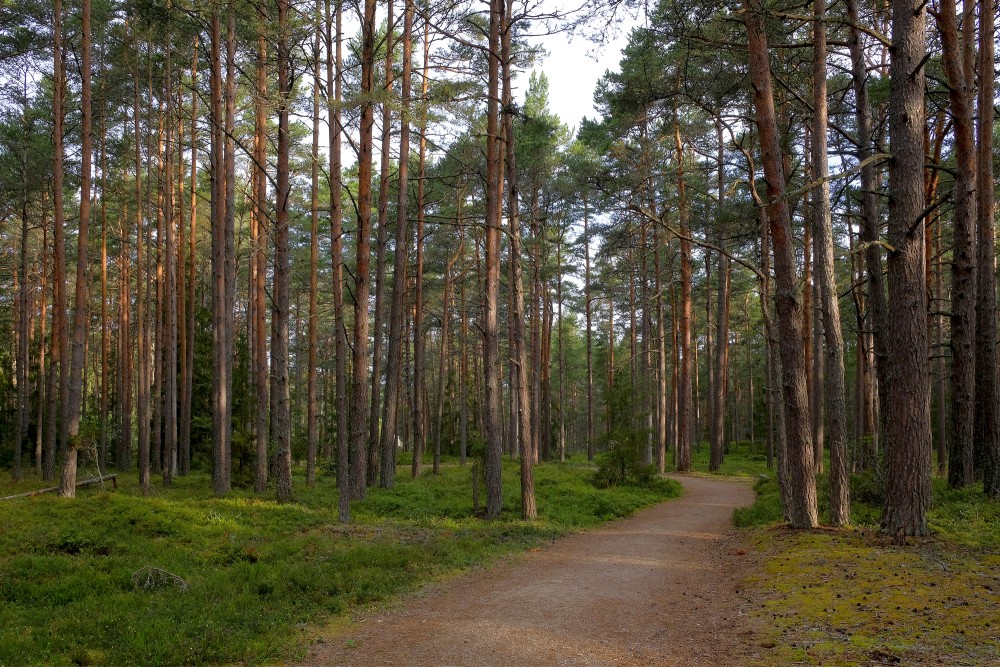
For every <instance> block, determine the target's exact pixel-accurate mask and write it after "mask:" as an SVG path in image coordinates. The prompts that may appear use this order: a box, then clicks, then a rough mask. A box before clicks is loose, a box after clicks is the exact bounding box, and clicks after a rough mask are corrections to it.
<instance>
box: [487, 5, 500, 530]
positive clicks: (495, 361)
mask: <svg viewBox="0 0 1000 667" xmlns="http://www.w3.org/2000/svg"><path fill="white" fill-rule="evenodd" d="M503 16H504V13H503V1H502V0H490V20H489V35H488V37H489V51H488V53H487V58H488V77H487V81H488V83H487V95H488V101H487V111H486V229H485V231H484V242H483V245H484V251H485V258H484V263H485V286H484V287H485V289H484V303H483V325H482V331H483V381H484V402H483V408H482V416H483V427H484V430H483V435H484V436H485V440H486V460H485V469H486V470H485V472H486V517H487V518H490V519H493V518H497V517H499V516H500V511H501V508H502V501H503V495H502V489H501V458H502V453H503V451H502V448H503V426H502V424H501V414H500V412H501V403H502V401H503V393H502V390H501V387H500V345H499V335H498V334H499V331H498V319H499V318H498V305H499V300H500V226H501V222H502V208H503V203H502V200H501V197H502V194H503V171H502V169H503V166H502V165H503V155H502V154H501V152H500V122H499V121H500V118H499V115H500V108H499V107H500V105H499V101H500V28H501V24H502V23H503Z"/></svg>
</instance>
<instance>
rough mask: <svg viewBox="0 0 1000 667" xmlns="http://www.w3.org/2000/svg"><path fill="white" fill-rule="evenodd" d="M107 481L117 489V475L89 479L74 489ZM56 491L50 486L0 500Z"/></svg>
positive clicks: (57, 488) (54, 487) (77, 484)
mask: <svg viewBox="0 0 1000 667" xmlns="http://www.w3.org/2000/svg"><path fill="white" fill-rule="evenodd" d="M108 480H111V486H113V487H114V488H116V489H117V488H118V475H117V474H111V475H100V476H98V477H94V478H91V479H85V480H83V481H82V482H77V483H76V487H77V488H80V487H81V486H92V485H94V484H102V483H103V482H107V481H108ZM58 490H59V487H58V486H50V487H48V488H46V489H35V490H34V491H28V492H27V493H15V494H14V495H13V496H3V497H2V498H0V500H13V499H14V498H27V497H29V496H40V495H42V494H43V493H54V492H56V491H58Z"/></svg>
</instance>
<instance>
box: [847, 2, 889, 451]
mask: <svg viewBox="0 0 1000 667" xmlns="http://www.w3.org/2000/svg"><path fill="white" fill-rule="evenodd" d="M847 19H848V23H849V26H850V27H849V33H848V34H849V39H848V48H849V50H850V54H851V75H852V82H853V87H854V97H855V107H856V124H857V127H858V160H859V161H860V163H861V226H862V229H861V240H862V242H863V243H864V244H865V267H866V269H867V271H868V313H869V315H868V318H867V319H868V327H869V328H870V329H871V330H872V334H871V338H872V345H873V351H874V356H875V359H874V360H875V384H876V388H877V393H878V408H879V409H878V413H879V414H880V415H886V414H887V409H888V404H887V401H888V393H887V392H888V385H889V382H888V353H889V351H888V348H887V337H888V304H887V303H886V298H885V287H884V284H885V280H884V278H883V276H882V257H881V251H880V245H879V212H878V209H879V206H878V192H877V189H878V183H877V177H876V171H875V166H874V165H873V164H872V163H871V157H872V155H874V152H875V137H874V133H873V124H872V117H871V102H870V101H869V96H868V65H867V61H866V59H865V53H864V48H863V44H862V41H861V30H860V26H861V22H860V21H861V19H860V16H859V12H858V2H857V0H847ZM881 432H882V426H881V425H876V428H875V430H874V431H873V432H872V434H871V436H872V440H871V451H870V452H869V453H870V455H871V456H870V457H869V458H872V459H874V454H875V453H876V452H877V451H878V449H879V436H880V434H881Z"/></svg>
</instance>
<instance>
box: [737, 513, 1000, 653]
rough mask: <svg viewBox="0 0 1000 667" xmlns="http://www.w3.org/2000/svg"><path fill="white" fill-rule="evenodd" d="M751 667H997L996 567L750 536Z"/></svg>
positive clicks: (830, 536) (935, 552)
mask: <svg viewBox="0 0 1000 667" xmlns="http://www.w3.org/2000/svg"><path fill="white" fill-rule="evenodd" d="M750 542H751V543H752V544H754V545H756V546H758V548H761V549H762V551H763V552H764V557H763V572H762V573H761V575H762V576H757V577H754V580H753V581H749V582H748V585H749V586H750V587H751V588H752V589H753V590H754V593H755V595H754V598H755V599H756V600H758V601H759V603H758V604H756V605H755V606H754V611H753V612H752V613H753V615H755V616H756V617H757V621H758V625H759V626H760V631H761V633H762V636H763V637H764V640H763V641H762V642H761V646H762V647H763V648H764V651H763V653H762V654H761V656H760V658H759V661H758V662H757V663H756V664H758V665H777V664H791V663H795V664H804V665H858V664H903V665H922V664H946V665H959V664H961V665H984V666H985V665H1000V636H998V633H997V632H996V629H997V625H998V624H1000V571H998V568H997V562H998V561H1000V557H998V556H997V555H996V554H987V553H982V552H979V551H975V550H970V549H966V548H963V547H959V546H956V545H953V544H951V543H944V542H931V541H922V542H918V543H916V544H914V545H910V546H902V547H899V546H895V545H892V544H891V543H889V542H888V541H886V540H885V539H884V538H882V537H881V536H878V535H875V534H872V533H865V532H861V531H825V530H821V531H810V532H794V531H789V530H787V529H784V528H774V527H772V528H767V529H757V530H755V531H754V533H753V534H752V535H751V536H750Z"/></svg>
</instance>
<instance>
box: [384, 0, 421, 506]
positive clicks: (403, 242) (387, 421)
mask: <svg viewBox="0 0 1000 667" xmlns="http://www.w3.org/2000/svg"><path fill="white" fill-rule="evenodd" d="M405 4H406V6H405V8H404V15H403V36H402V40H403V72H402V79H401V84H402V91H403V92H402V98H401V108H402V112H401V114H400V128H399V184H398V186H397V189H396V197H397V199H396V234H395V257H394V258H393V269H392V296H391V299H392V305H391V308H390V311H389V344H388V350H387V352H388V356H387V360H386V369H385V401H384V404H383V417H382V439H381V440H382V441H381V447H380V449H381V462H380V470H379V485H380V486H381V487H382V488H385V489H390V488H392V487H393V485H394V484H395V481H396V441H397V439H398V432H397V430H396V425H397V424H398V423H399V414H400V409H399V389H400V386H401V381H402V374H401V370H402V358H403V338H404V334H405V332H404V328H405V322H404V319H405V315H406V313H405V310H406V304H405V301H406V261H407V258H408V250H409V249H408V246H409V244H408V240H409V238H410V234H409V230H408V228H407V222H408V221H409V217H408V213H409V197H408V193H407V185H408V181H409V175H410V169H409V161H410V119H409V112H410V85H411V59H412V48H413V47H412V40H411V35H412V33H413V15H414V11H415V9H414V6H413V2H412V0H406V3H405Z"/></svg>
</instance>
